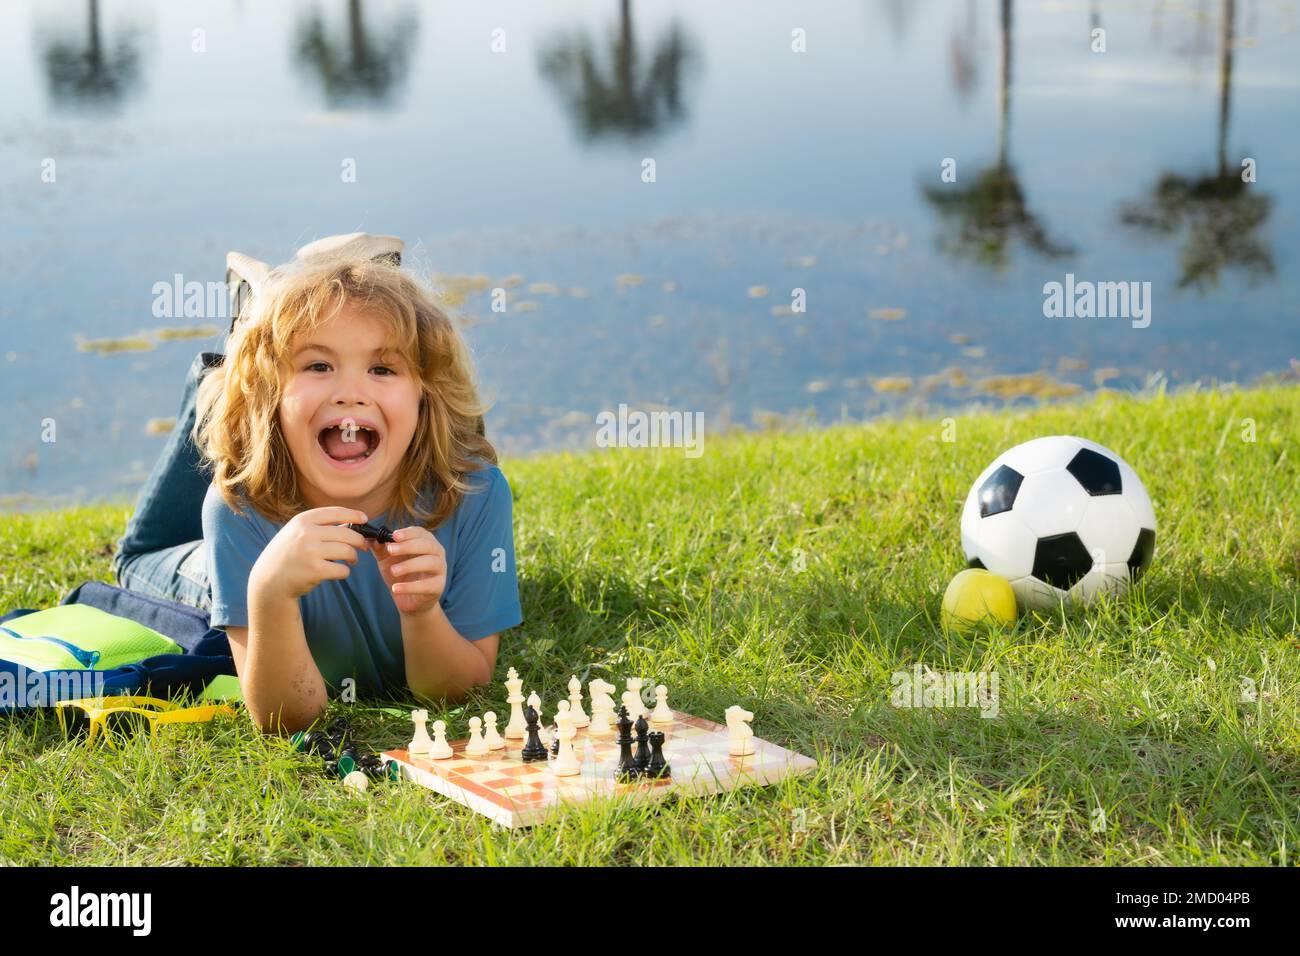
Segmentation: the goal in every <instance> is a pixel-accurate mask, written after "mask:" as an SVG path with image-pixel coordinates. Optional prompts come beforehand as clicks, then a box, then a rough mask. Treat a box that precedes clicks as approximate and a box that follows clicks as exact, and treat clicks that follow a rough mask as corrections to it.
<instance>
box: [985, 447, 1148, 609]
mask: <svg viewBox="0 0 1300 956" xmlns="http://www.w3.org/2000/svg"><path fill="white" fill-rule="evenodd" d="M961 543H962V549H963V550H964V551H965V552H966V560H967V562H968V563H969V564H970V565H971V566H972V567H976V568H986V569H987V570H989V571H992V572H993V573H994V574H998V575H1001V576H1002V577H1004V578H1006V579H1007V580H1008V581H1010V582H1011V587H1012V589H1013V590H1014V591H1015V592H1016V599H1017V600H1018V601H1019V602H1020V603H1021V605H1022V606H1023V607H1033V608H1050V607H1054V606H1056V605H1057V604H1058V603H1059V602H1061V601H1073V602H1077V603H1080V604H1087V603H1088V602H1089V601H1091V600H1092V599H1093V598H1094V597H1096V596H1097V595H1098V594H1101V593H1103V592H1106V593H1112V594H1119V593H1122V592H1123V591H1124V590H1125V589H1126V588H1127V587H1128V584H1129V582H1130V581H1135V580H1137V578H1138V577H1139V576H1140V575H1141V574H1142V573H1143V572H1144V571H1145V570H1146V569H1147V568H1148V567H1149V566H1150V564H1151V557H1152V554H1153V553H1154V552H1155V544H1156V513H1155V509H1154V508H1153V507H1152V506H1151V498H1150V496H1149V495H1148V494H1147V490H1146V488H1144V487H1143V486H1142V482H1141V480H1140V479H1139V478H1138V476H1137V472H1135V471H1134V470H1133V469H1132V468H1131V467H1129V464H1128V462H1126V461H1125V460H1124V459H1123V458H1121V457H1119V455H1117V454H1115V453H1114V452H1113V451H1111V450H1110V449H1109V448H1105V447H1103V446H1101V445H1098V444H1097V443H1096V442H1090V441H1087V440H1086V439H1083V438H1073V437H1070V436H1068V435H1053V436H1051V437H1049V438H1035V439H1034V440H1033V441H1028V442H1025V443H1024V444H1023V445H1017V446H1016V447H1015V448H1012V449H1011V450H1010V451H1006V452H1004V453H1003V454H1001V455H999V456H998V457H997V459H996V460H994V462H993V464H991V465H989V466H988V467H987V468H985V469H984V472H983V473H982V474H981V475H980V476H979V478H977V479H976V480H975V484H974V486H973V487H972V488H971V490H970V494H969V495H967V497H966V507H965V509H964V510H963V511H962V516H961Z"/></svg>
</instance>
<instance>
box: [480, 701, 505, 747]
mask: <svg viewBox="0 0 1300 956" xmlns="http://www.w3.org/2000/svg"><path fill="white" fill-rule="evenodd" d="M483 723H485V724H486V725H487V732H486V733H485V734H484V735H483V737H484V739H485V740H486V741H487V746H488V750H505V749H506V742H505V741H504V740H502V739H501V735H500V734H499V733H497V715H496V714H494V713H492V711H490V710H489V711H488V712H487V713H486V714H484V715H483Z"/></svg>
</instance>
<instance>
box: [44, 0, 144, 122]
mask: <svg viewBox="0 0 1300 956" xmlns="http://www.w3.org/2000/svg"><path fill="white" fill-rule="evenodd" d="M40 42H42V45H43V47H44V49H43V55H44V60H45V79H46V83H47V84H48V86H49V91H50V96H51V98H52V99H53V100H54V101H55V102H56V103H57V104H59V105H60V106H84V107H103V106H112V105H116V104H117V103H118V102H120V101H121V100H122V98H123V97H125V96H126V94H127V93H129V92H130V91H131V89H132V88H133V87H135V85H136V83H137V82H138V80H139V78H140V53H139V50H138V48H137V43H138V37H137V35H136V34H135V32H134V31H131V30H126V31H121V32H119V33H118V35H117V36H116V37H114V38H113V40H112V42H105V40H104V37H103V28H102V26H101V25H100V21H99V0H87V3H86V32H85V36H84V38H83V37H80V36H70V35H64V36H59V35H53V36H51V37H49V38H46V39H44V40H43V41H40Z"/></svg>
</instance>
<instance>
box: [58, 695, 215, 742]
mask: <svg viewBox="0 0 1300 956" xmlns="http://www.w3.org/2000/svg"><path fill="white" fill-rule="evenodd" d="M55 713H56V714H57V715H58V718H59V727H60V728H62V730H63V733H64V735H65V736H69V737H71V736H73V735H74V734H76V733H79V732H80V731H81V730H82V729H83V728H85V729H86V730H87V736H86V742H87V743H90V742H92V741H94V740H95V739H96V738H97V737H99V736H100V735H101V734H102V735H103V737H104V742H105V743H107V744H108V745H109V746H110V747H115V746H116V745H115V744H114V743H113V737H114V735H115V734H117V733H127V732H134V731H136V730H139V729H141V727H142V726H143V725H144V724H146V723H147V724H148V725H149V732H150V734H151V735H152V734H155V733H157V732H158V726H159V725H160V724H197V723H206V722H207V721H210V720H212V719H213V718H214V717H216V716H217V714H228V715H229V716H231V717H234V716H235V712H234V710H232V709H231V708H230V707H227V706H226V705H225V704H204V705H202V706H199V707H182V706H181V705H180V704H177V703H174V702H172V701H170V700H161V699H160V698H157V697H138V696H135V695H126V696H120V697H82V698H80V699H78V700H63V701H59V702H58V703H57V704H55Z"/></svg>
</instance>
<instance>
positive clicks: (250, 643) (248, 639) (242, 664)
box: [226, 507, 365, 733]
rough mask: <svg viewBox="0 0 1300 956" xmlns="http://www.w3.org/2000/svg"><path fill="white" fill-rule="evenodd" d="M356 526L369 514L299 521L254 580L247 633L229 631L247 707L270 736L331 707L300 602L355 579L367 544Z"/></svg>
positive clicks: (279, 538) (330, 514)
mask: <svg viewBox="0 0 1300 956" xmlns="http://www.w3.org/2000/svg"><path fill="white" fill-rule="evenodd" d="M358 516H359V519H358ZM357 520H361V521H364V520H365V515H364V514H361V512H359V511H354V510H352V509H350V508H336V507H327V508H315V509H313V510H311V511H304V512H302V513H301V514H299V515H295V516H294V517H293V518H292V519H290V520H289V521H288V522H287V523H286V524H285V526H284V527H283V528H281V529H280V531H279V533H277V534H276V536H275V537H274V538H272V539H271V542H270V544H268V545H267V546H266V548H265V549H264V550H263V551H262V554H261V556H260V557H259V558H258V559H257V563H256V564H254V565H253V569H252V571H251V572H250V573H249V575H248V627H246V628H240V627H228V628H227V629H226V634H227V637H228V638H229V641H230V649H231V655H232V656H233V657H234V659H235V670H236V672H237V673H238V674H239V683H240V687H241V688H242V689H243V692H244V703H245V705H246V706H247V707H248V712H249V715H250V716H251V717H252V718H253V720H254V721H255V722H256V723H257V726H258V727H260V728H261V729H262V730H263V731H269V732H273V733H292V732H293V731H296V730H303V729H305V728H306V727H307V726H309V725H310V724H311V722H312V721H313V720H315V719H316V718H317V717H318V716H320V714H321V712H322V711H323V710H324V709H325V706H326V703H327V700H328V698H327V695H326V692H325V679H324V678H323V677H322V676H321V673H320V669H319V668H318V667H317V666H316V662H315V660H314V659H313V658H312V655H311V649H310V648H309V647H308V645H307V635H306V634H305V632H304V631H303V626H302V615H301V613H300V611H299V607H298V599H299V598H300V597H301V596H302V595H304V594H306V593H307V592H308V591H310V590H312V589H313V588H315V587H316V586H317V585H318V584H320V582H321V581H324V580H339V579H341V578H346V577H347V576H348V575H349V573H350V572H351V565H354V564H356V561H357V549H358V547H359V546H361V547H364V545H365V539H364V538H362V537H361V535H359V534H357V532H355V531H352V530H350V529H349V528H347V527H344V526H343V524H342V523H343V522H348V521H357ZM340 561H342V562H344V563H342V564H339V563H338V562H340Z"/></svg>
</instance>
